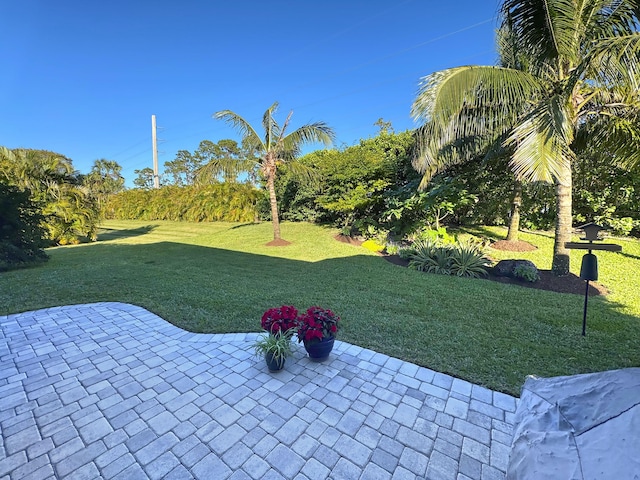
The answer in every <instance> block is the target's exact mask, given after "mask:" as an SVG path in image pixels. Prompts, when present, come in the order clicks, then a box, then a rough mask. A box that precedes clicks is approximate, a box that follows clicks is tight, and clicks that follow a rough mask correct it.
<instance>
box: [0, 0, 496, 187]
mask: <svg viewBox="0 0 640 480" xmlns="http://www.w3.org/2000/svg"><path fill="white" fill-rule="evenodd" d="M498 7H499V3H498V2H497V1H494V0H480V1H478V0H460V1H455V2H454V1H450V2H434V1H427V0H387V1H383V0H324V1H322V2H318V1H307V0H297V1H285V0H271V1H257V0H255V1H251V0H235V1H232V0H209V1H205V0H199V1H196V0H181V1H178V0H175V1H165V0H156V1H151V0H137V1H131V0H115V1H108V2H107V1H99V2H98V1H86V0H83V1H71V0H59V1H55V2H52V1H50V0H41V1H36V0H20V1H7V2H0V19H2V29H0V65H2V74H1V75H0V145H3V146H6V147H8V148H19V147H24V148H39V149H46V150H52V151H55V152H58V153H61V154H63V155H65V156H67V157H69V158H71V159H72V160H73V164H74V166H75V168H76V169H78V170H80V171H81V172H88V171H89V170H90V168H91V165H92V163H93V161H94V160H96V159H99V158H106V159H109V160H115V161H117V162H118V163H119V164H120V165H122V167H123V174H124V176H125V178H126V180H127V185H128V186H132V182H133V178H135V175H134V173H133V171H134V170H135V169H141V168H144V167H151V166H152V151H151V115H152V114H155V115H156V118H157V124H158V137H159V139H160V142H159V145H158V150H159V163H160V170H162V164H163V163H164V162H165V161H170V160H173V159H174V158H175V154H176V152H177V151H178V150H189V151H193V150H195V149H196V148H197V146H198V144H199V143H200V141H201V140H205V139H207V140H212V141H214V142H217V141H218V140H221V139H223V138H233V139H236V140H238V139H239V138H238V136H237V134H236V133H235V132H234V131H232V130H230V129H229V128H228V127H227V126H226V125H225V124H224V123H223V122H221V121H219V120H214V119H213V118H212V114H213V113H214V112H216V111H218V110H225V109H229V110H232V111H234V112H236V113H238V114H240V115H241V116H243V117H244V118H245V119H247V120H248V121H250V122H251V123H253V124H255V125H256V126H259V122H260V119H261V116H262V114H263V113H264V111H265V110H266V109H267V108H268V107H269V106H270V105H271V104H272V103H273V102H274V101H278V102H279V103H280V110H279V113H278V115H277V116H276V118H277V119H278V120H279V121H280V122H282V121H284V118H285V117H286V115H287V113H288V112H289V111H290V110H293V111H294V113H293V117H292V120H291V126H292V127H294V128H295V127H297V126H300V125H302V124H305V123H308V122H313V121H324V122H326V123H327V124H329V125H330V126H331V127H333V128H334V130H335V132H336V138H337V141H336V146H338V147H341V146H347V145H352V144H354V143H357V142H358V140H359V139H361V138H367V137H372V136H374V135H375V134H376V132H377V130H378V129H377V127H375V126H374V125H373V123H374V122H375V121H376V120H377V119H378V118H381V117H382V118H383V119H384V120H386V121H390V122H392V124H393V127H394V129H395V130H396V131H402V130H405V129H408V128H413V127H414V126H415V125H414V123H413V120H412V119H411V117H410V114H409V111H410V107H411V103H412V101H413V98H414V96H415V92H416V89H417V85H418V82H419V80H420V77H422V76H424V75H428V74H429V73H432V72H434V71H437V70H441V69H444V68H448V67H454V66H459V65H469V64H483V65H490V64H494V63H495V60H496V51H495V29H496V26H497V15H496V12H497V10H498Z"/></svg>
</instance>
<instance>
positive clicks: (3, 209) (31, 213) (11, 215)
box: [0, 183, 48, 271]
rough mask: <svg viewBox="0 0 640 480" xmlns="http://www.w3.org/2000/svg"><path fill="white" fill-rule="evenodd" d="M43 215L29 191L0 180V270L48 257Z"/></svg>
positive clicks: (43, 259) (26, 264) (37, 261)
mask: <svg viewBox="0 0 640 480" xmlns="http://www.w3.org/2000/svg"><path fill="white" fill-rule="evenodd" d="M45 236H46V232H45V231H44V229H43V228H42V215H41V213H40V209H39V208H38V206H37V205H35V204H34V203H33V202H32V201H31V199H30V196H29V193H28V192H23V191H21V190H20V189H18V188H17V187H13V186H9V185H5V184H3V183H0V271H4V270H12V269H14V268H20V267H24V266H28V265H31V264H34V263H39V262H42V261H45V260H47V258H48V257H47V255H46V254H45V253H44V250H42V247H44V245H45V241H44V240H43V239H44V237H45Z"/></svg>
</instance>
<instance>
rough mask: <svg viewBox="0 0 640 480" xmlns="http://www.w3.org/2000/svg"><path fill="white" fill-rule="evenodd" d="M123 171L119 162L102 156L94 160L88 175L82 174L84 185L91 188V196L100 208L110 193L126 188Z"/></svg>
mask: <svg viewBox="0 0 640 480" xmlns="http://www.w3.org/2000/svg"><path fill="white" fill-rule="evenodd" d="M121 172H122V167H121V166H120V165H119V164H118V162H115V161H113V160H105V159H104V158H102V159H99V160H96V161H94V162H93V166H92V167H91V171H90V172H89V173H88V174H87V175H81V176H80V180H81V182H82V185H84V186H85V187H86V188H87V189H88V190H89V196H90V197H91V198H92V199H93V200H94V201H95V203H97V205H98V208H101V207H102V206H103V205H104V203H105V201H106V200H107V198H109V196H110V195H113V194H114V193H118V192H121V191H122V190H124V177H123V176H122V174H121Z"/></svg>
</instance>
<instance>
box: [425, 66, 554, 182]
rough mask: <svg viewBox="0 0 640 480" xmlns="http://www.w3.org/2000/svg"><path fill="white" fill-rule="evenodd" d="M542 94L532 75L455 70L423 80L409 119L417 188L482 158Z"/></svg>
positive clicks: (488, 69)
mask: <svg viewBox="0 0 640 480" xmlns="http://www.w3.org/2000/svg"><path fill="white" fill-rule="evenodd" d="M542 93H543V86H542V84H541V83H540V82H539V81H538V80H536V79H535V78H534V77H533V76H532V75H530V74H528V73H526V72H522V71H519V70H514V69H509V68H502V67H469V66H467V67H459V68H454V69H450V70H445V71H442V72H436V73H434V74H432V75H430V76H428V77H425V78H424V79H423V81H422V83H421V85H420V89H419V94H418V97H417V98H416V100H415V102H414V104H413V107H412V115H413V116H414V118H415V119H417V120H427V122H426V123H425V124H424V125H423V126H422V127H420V128H419V129H418V130H417V132H416V136H417V143H416V152H415V155H414V160H413V166H414V168H416V170H417V171H418V172H419V173H422V174H423V178H422V182H421V184H420V188H425V187H426V184H427V183H428V182H429V180H430V179H431V178H432V177H433V175H435V174H436V173H438V172H440V171H442V170H444V169H446V168H447V167H449V166H451V165H455V164H458V163H460V162H464V161H467V160H469V159H471V158H473V157H476V156H478V155H481V154H483V153H484V152H485V151H486V150H487V149H488V148H489V147H491V145H492V144H494V143H495V142H496V140H497V139H499V138H500V137H501V136H502V135H504V134H505V133H506V132H507V131H509V130H510V129H511V128H512V126H513V125H514V124H515V123H516V122H517V120H518V118H519V117H521V116H523V115H524V114H525V113H526V112H527V111H528V110H529V109H530V108H531V106H532V102H533V101H534V100H535V98H536V97H540V96H541V95H542Z"/></svg>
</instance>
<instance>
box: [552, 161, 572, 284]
mask: <svg viewBox="0 0 640 480" xmlns="http://www.w3.org/2000/svg"><path fill="white" fill-rule="evenodd" d="M571 186H572V185H571V164H570V163H569V161H567V163H566V165H564V166H563V167H562V169H561V171H560V173H559V175H558V178H557V180H556V232H555V233H556V235H555V243H554V245H553V264H552V265H551V270H552V271H553V273H554V274H555V275H557V276H564V275H569V249H568V248H566V247H565V243H566V242H570V241H571V231H572V220H571Z"/></svg>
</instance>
